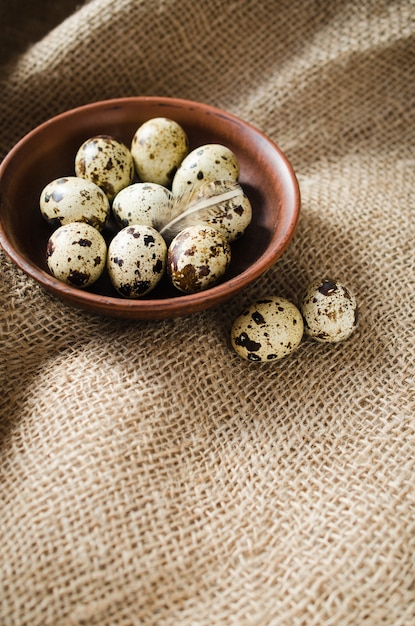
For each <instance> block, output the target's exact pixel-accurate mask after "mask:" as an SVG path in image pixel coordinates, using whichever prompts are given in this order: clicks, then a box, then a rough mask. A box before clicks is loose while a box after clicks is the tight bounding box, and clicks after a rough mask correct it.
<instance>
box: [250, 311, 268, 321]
mask: <svg viewBox="0 0 415 626" xmlns="http://www.w3.org/2000/svg"><path fill="white" fill-rule="evenodd" d="M252 319H253V320H254V322H255V324H265V319H264V316H263V315H262V314H261V313H260V312H259V311H254V312H253V313H252Z"/></svg>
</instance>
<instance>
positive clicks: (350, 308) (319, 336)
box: [300, 278, 358, 343]
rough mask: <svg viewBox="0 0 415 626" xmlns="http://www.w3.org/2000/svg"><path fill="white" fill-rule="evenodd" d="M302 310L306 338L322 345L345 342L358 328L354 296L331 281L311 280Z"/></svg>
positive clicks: (335, 281) (344, 287)
mask: <svg viewBox="0 0 415 626" xmlns="http://www.w3.org/2000/svg"><path fill="white" fill-rule="evenodd" d="M300 309H301V313H302V315H303V318H304V329H305V333H306V335H308V336H309V337H312V338H313V339H315V340H316V341H320V342H322V343H327V342H337V341H343V340H344V339H347V338H348V337H349V336H350V335H351V334H352V332H353V331H354V330H355V328H356V326H357V318H358V307H357V302H356V298H355V296H354V295H353V294H352V292H351V291H350V289H349V288H348V287H346V286H345V285H344V284H342V283H341V282H339V281H337V280H333V279H331V278H323V279H320V278H317V279H315V280H313V281H311V282H310V284H309V285H308V286H307V287H306V289H305V290H304V293H303V294H302V297H301V302H300Z"/></svg>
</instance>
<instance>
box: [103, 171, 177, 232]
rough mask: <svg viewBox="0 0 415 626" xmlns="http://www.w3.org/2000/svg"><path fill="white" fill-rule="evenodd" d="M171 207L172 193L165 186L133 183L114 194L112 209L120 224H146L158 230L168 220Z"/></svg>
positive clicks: (123, 225)
mask: <svg viewBox="0 0 415 626" xmlns="http://www.w3.org/2000/svg"><path fill="white" fill-rule="evenodd" d="M171 208H172V195H171V193H170V191H169V190H168V189H167V187H164V186H163V185H159V184H158V183H134V184H133V185H129V186H128V187H125V188H124V189H121V191H120V192H119V193H118V194H117V195H116V196H115V198H114V201H113V203H112V211H113V213H114V216H115V218H116V220H117V222H118V223H119V224H120V225H121V226H122V227H125V226H131V225H132V224H147V226H152V227H153V228H155V229H156V230H159V229H160V227H161V224H163V223H165V222H166V221H168V219H169V216H170V213H171Z"/></svg>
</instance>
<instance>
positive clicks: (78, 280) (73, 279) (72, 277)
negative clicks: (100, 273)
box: [68, 270, 90, 287]
mask: <svg viewBox="0 0 415 626" xmlns="http://www.w3.org/2000/svg"><path fill="white" fill-rule="evenodd" d="M89 279H90V274H88V273H87V272H79V271H78V270H71V271H70V272H69V275H68V281H69V282H70V283H71V284H72V285H74V286H75V287H82V286H83V285H85V284H86V283H87V282H88V280H89Z"/></svg>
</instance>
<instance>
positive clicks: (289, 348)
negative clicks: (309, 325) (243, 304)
mask: <svg viewBox="0 0 415 626" xmlns="http://www.w3.org/2000/svg"><path fill="white" fill-rule="evenodd" d="M303 332H304V325H303V319H302V316H301V313H300V311H299V309H298V308H297V307H296V306H295V305H294V304H293V303H292V302H290V301H289V300H287V299H285V298H281V297H277V296H271V297H269V298H264V299H262V300H258V301H257V302H254V303H253V304H251V305H250V306H249V307H248V308H247V309H246V310H245V311H243V312H242V313H241V314H240V315H239V316H238V317H237V318H236V320H235V321H234V323H233V325H232V329H231V343H232V347H233V349H234V350H235V352H236V354H237V355H238V356H240V357H241V358H242V359H245V360H247V361H262V362H270V361H274V360H276V359H281V358H283V357H285V356H287V355H289V354H291V352H293V351H294V350H295V349H296V348H297V347H298V346H299V344H300V342H301V339H302V337H303Z"/></svg>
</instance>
